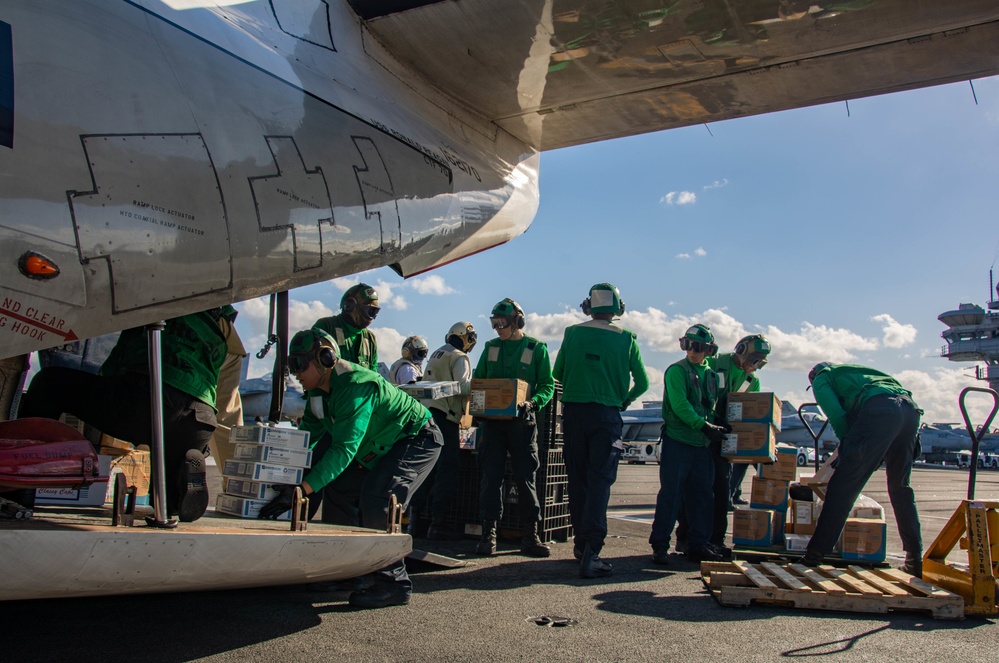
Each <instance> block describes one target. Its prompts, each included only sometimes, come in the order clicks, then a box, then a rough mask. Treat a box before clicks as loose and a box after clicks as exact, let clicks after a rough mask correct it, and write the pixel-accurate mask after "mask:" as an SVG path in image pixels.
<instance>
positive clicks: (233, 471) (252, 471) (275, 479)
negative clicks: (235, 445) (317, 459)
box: [222, 460, 305, 484]
mask: <svg viewBox="0 0 999 663" xmlns="http://www.w3.org/2000/svg"><path fill="white" fill-rule="evenodd" d="M222 474H223V475H224V476H227V477H229V478H231V479H249V480H251V481H259V482H261V483H287V484H298V483H302V479H304V478H305V470H303V469H302V468H301V467H291V466H289V465H273V464H270V463H244V462H241V461H238V460H227V461H226V462H225V466H224V467H223V468H222Z"/></svg>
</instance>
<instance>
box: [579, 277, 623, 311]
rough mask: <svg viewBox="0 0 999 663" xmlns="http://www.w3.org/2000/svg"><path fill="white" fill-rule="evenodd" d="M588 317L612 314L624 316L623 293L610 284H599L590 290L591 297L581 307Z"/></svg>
mask: <svg viewBox="0 0 999 663" xmlns="http://www.w3.org/2000/svg"><path fill="white" fill-rule="evenodd" d="M579 308H581V309H582V310H583V313H584V314H586V315H592V314H594V313H611V314H612V315H624V300H623V299H621V293H620V292H619V291H618V289H617V288H616V287H615V286H613V285H611V284H610V283H597V284H596V285H594V286H593V287H591V288H590V296H589V297H587V298H586V299H584V300H583V303H582V304H580V305H579Z"/></svg>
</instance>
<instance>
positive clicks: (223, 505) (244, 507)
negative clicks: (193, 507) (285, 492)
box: [215, 495, 291, 520]
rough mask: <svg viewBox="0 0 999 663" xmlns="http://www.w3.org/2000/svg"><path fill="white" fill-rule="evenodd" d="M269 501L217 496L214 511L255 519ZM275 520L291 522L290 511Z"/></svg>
mask: <svg viewBox="0 0 999 663" xmlns="http://www.w3.org/2000/svg"><path fill="white" fill-rule="evenodd" d="M268 501H269V500H253V499H249V498H247V497H236V496H235V495H219V496H218V499H217V500H216V501H215V510H216V511H218V512H220V513H228V514H229V515H232V516H239V517H240V518H256V517H257V516H259V515H260V509H262V508H263V507H264V506H265V505H266V504H267V502H268ZM277 520H291V509H289V510H288V511H286V512H285V513H283V514H281V515H280V516H278V517H277Z"/></svg>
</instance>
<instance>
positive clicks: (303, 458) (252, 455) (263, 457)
mask: <svg viewBox="0 0 999 663" xmlns="http://www.w3.org/2000/svg"><path fill="white" fill-rule="evenodd" d="M232 449H233V451H232V459H233V460H241V461H245V462H248V463H250V462H260V463H270V464H271V465H290V466H291V467H310V466H311V465H312V451H311V450H310V449H285V448H283V447H272V446H270V445H269V444H236V445H233V447H232Z"/></svg>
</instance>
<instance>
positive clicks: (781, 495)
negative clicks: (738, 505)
mask: <svg viewBox="0 0 999 663" xmlns="http://www.w3.org/2000/svg"><path fill="white" fill-rule="evenodd" d="M787 487H788V482H787V481H777V480H775V479H761V478H760V477H753V492H752V496H751V497H750V498H749V506H750V507H751V508H753V509H770V510H773V511H780V512H781V513H784V512H785V511H787V500H788V497H787Z"/></svg>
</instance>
